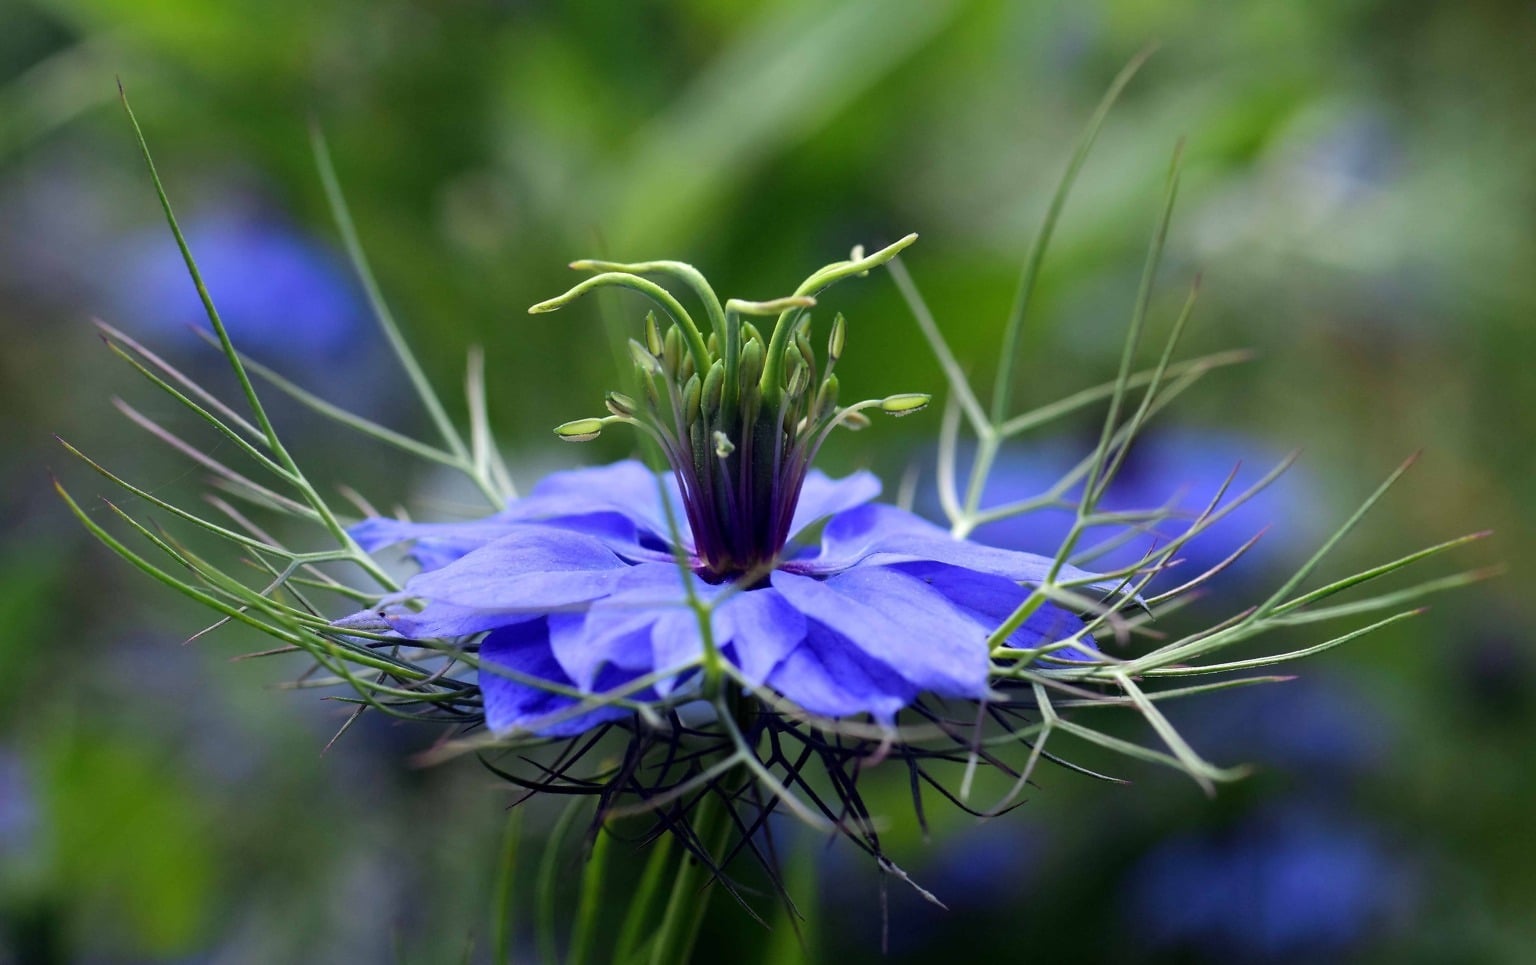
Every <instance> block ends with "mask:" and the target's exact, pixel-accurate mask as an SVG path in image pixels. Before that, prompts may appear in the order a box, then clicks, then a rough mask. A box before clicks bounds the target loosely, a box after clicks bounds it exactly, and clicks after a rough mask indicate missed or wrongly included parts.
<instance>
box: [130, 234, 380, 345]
mask: <svg viewBox="0 0 1536 965" xmlns="http://www.w3.org/2000/svg"><path fill="white" fill-rule="evenodd" d="M185 230H186V235H187V239H188V241H189V243H190V244H191V245H192V247H193V250H194V251H195V252H196V256H197V263H198V270H199V271H200V272H201V273H202V275H203V279H204V281H205V283H206V284H207V286H208V289H209V291H210V292H211V293H212V294H213V297H214V301H215V302H216V303H217V305H218V308H219V314H220V316H221V317H222V318H223V320H224V324H225V325H226V326H227V327H228V329H229V331H230V334H231V336H232V337H233V338H234V339H235V341H236V342H237V343H238V344H239V345H241V346H242V347H243V348H244V349H245V350H247V351H250V352H252V353H254V354H255V355H256V356H258V357H273V358H277V359H282V360H284V361H292V362H296V363H298V364H300V365H305V366H312V367H315V368H316V369H323V368H325V367H327V366H333V364H334V363H335V362H338V361H340V360H342V359H344V358H346V356H347V354H348V352H349V351H350V350H352V349H353V347H354V346H355V345H356V343H357V341H358V338H359V336H360V335H361V334H362V333H364V332H365V331H366V329H367V326H368V314H367V308H366V306H365V304H364V302H363V299H362V297H361V292H360V291H359V290H358V287H357V285H356V283H355V282H353V280H352V278H351V276H350V274H349V272H348V270H347V267H346V264H345V263H344V262H343V261H341V260H340V259H339V258H338V257H337V256H336V255H335V253H333V252H332V251H331V250H330V249H329V248H327V247H326V246H324V245H322V244H321V243H319V242H318V241H316V240H315V239H313V238H311V237H310V236H309V235H307V234H305V233H304V232H303V231H302V230H300V229H299V228H298V227H297V226H295V225H293V224H291V223H289V222H288V221H287V220H286V219H284V218H282V217H280V216H278V215H276V214H273V213H270V212H269V211H266V210H263V209H260V208H257V207H256V206H255V205H249V206H241V205H232V204H231V205H226V206H222V207H218V208H214V209H210V210H207V211H203V212H200V213H198V214H196V215H195V216H193V217H191V218H189V219H188V221H187V224H186V227H185ZM122 249H123V255H122V257H120V258H119V259H118V260H117V261H116V268H115V270H114V272H113V274H112V277H111V279H110V291H109V295H110V296H111V297H112V300H113V301H115V302H116V306H115V309H114V312H115V314H117V315H120V316H121V320H122V324H124V325H125V326H126V327H128V328H129V329H130V330H133V331H139V332H144V333H152V334H153V335H155V336H156V337H157V338H159V339H167V338H169V339H188V338H195V336H194V335H193V331H194V330H196V329H204V330H205V329H206V328H207V324H208V323H207V317H206V315H205V314H204V310H203V305H202V302H201V300H200V299H199V298H198V295H197V291H196V289H195V288H194V287H193V286H192V283H191V282H190V281H189V280H188V278H187V267H186V264H185V263H184V262H183V261H182V258H181V253H180V252H179V251H178V250H177V248H176V244H175V241H174V239H172V238H170V237H169V236H167V234H166V232H165V231H164V230H163V229H160V228H148V229H145V230H143V231H141V232H137V233H135V234H133V235H131V236H130V237H128V238H127V239H125V240H124V241H123V242H122Z"/></svg>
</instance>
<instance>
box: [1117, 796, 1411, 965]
mask: <svg viewBox="0 0 1536 965" xmlns="http://www.w3.org/2000/svg"><path fill="white" fill-rule="evenodd" d="M1129 885H1130V887H1129V899H1130V902H1129V906H1128V909H1129V913H1130V916H1131V918H1132V919H1133V921H1134V928H1135V933H1136V934H1138V935H1141V936H1143V937H1144V940H1146V941H1148V942H1149V943H1151V944H1152V945H1154V946H1165V947H1170V946H1171V947H1182V948H1189V947H1193V948H1198V949H1200V950H1202V951H1204V952H1206V953H1207V954H1209V955H1211V956H1212V957H1213V958H1216V959H1219V960H1234V959H1235V960H1239V961H1285V962H1294V961H1317V960H1324V959H1327V960H1335V959H1336V956H1337V955H1339V954H1340V953H1341V952H1343V951H1345V950H1347V949H1348V948H1349V947H1351V946H1353V945H1355V944H1357V943H1359V942H1361V941H1364V940H1365V939H1366V938H1367V937H1368V936H1380V935H1381V934H1382V933H1383V927H1382V926H1383V925H1385V924H1387V923H1389V922H1390V920H1391V919H1392V918H1393V917H1394V916H1395V915H1399V914H1401V913H1402V912H1404V911H1405V910H1406V909H1407V908H1408V906H1409V905H1410V904H1411V901H1412V898H1413V889H1412V875H1411V868H1410V867H1408V862H1405V861H1404V860H1402V859H1400V858H1396V857H1394V856H1393V855H1392V853H1391V852H1390V851H1389V850H1388V848H1387V847H1386V845H1385V843H1384V842H1383V841H1382V840H1380V836H1379V835H1377V834H1376V833H1374V832H1372V831H1371V830H1370V829H1369V828H1366V827H1362V826H1360V825H1358V824H1357V823H1355V822H1353V821H1350V820H1347V819H1343V818H1340V817H1338V816H1336V815H1333V814H1330V813H1329V812H1327V811H1323V810H1318V809H1314V808H1308V807H1296V806H1286V807H1280V808H1276V809H1274V810H1271V811H1267V812H1264V813H1261V814H1259V815H1256V816H1254V817H1252V818H1250V819H1247V820H1245V821H1244V822H1242V823H1240V824H1239V825H1238V826H1236V827H1235V828H1233V829H1231V831H1230V832H1229V833H1228V834H1226V835H1223V836H1214V835H1212V836H1188V837H1182V838H1176V839H1174V840H1172V841H1169V842H1167V843H1166V844H1164V845H1161V846H1160V847H1158V848H1157V849H1156V850H1154V851H1153V852H1152V853H1151V854H1149V855H1148V856H1147V858H1146V859H1145V860H1144V861H1143V862H1142V863H1141V864H1140V865H1139V866H1138V868H1137V869H1136V871H1135V872H1134V874H1133V875H1132V878H1131V880H1130V882H1129Z"/></svg>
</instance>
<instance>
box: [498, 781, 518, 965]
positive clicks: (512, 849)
mask: <svg viewBox="0 0 1536 965" xmlns="http://www.w3.org/2000/svg"><path fill="white" fill-rule="evenodd" d="M522 816H523V812H522V809H521V808H513V809H512V810H511V811H510V812H509V813H508V814H507V828H506V831H505V832H504V833H503V836H502V840H501V867H500V869H499V870H498V872H497V874H496V898H495V901H494V902H493V904H492V906H491V907H492V909H493V914H494V915H495V916H496V917H495V918H494V919H492V921H491V950H492V951H491V955H492V958H491V961H492V962H494V963H496V965H511V962H512V911H513V909H512V882H513V879H514V875H513V870H514V869H515V868H516V867H517V845H518V841H519V838H520V831H521V826H522V823H523V820H522Z"/></svg>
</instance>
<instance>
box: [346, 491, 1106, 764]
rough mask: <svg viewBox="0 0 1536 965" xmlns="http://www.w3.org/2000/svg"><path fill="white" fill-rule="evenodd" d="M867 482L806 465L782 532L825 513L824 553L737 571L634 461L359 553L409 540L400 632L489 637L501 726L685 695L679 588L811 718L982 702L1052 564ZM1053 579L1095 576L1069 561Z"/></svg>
mask: <svg viewBox="0 0 1536 965" xmlns="http://www.w3.org/2000/svg"><path fill="white" fill-rule="evenodd" d="M879 489H880V486H879V483H878V481H877V480H876V479H875V478H874V476H872V475H871V474H869V473H867V472H860V473H856V474H854V475H852V476H849V477H847V478H845V479H840V480H834V479H831V478H829V477H827V476H826V475H824V474H822V473H820V472H818V471H814V470H812V471H810V472H808V473H806V475H805V477H804V480H803V487H802V491H801V493H800V495H799V499H798V500H797V501H796V502H794V503H793V504H791V505H788V507H787V508H788V510H789V514H790V519H789V522H788V524H787V526H786V527H785V529H784V531H785V532H786V534H788V536H790V537H803V536H806V535H808V533H809V532H810V531H812V530H813V528H814V526H815V524H817V523H818V522H820V521H823V520H824V521H825V525H824V527H823V528H822V531H821V535H820V540H819V544H817V545H805V544H803V543H800V542H797V541H796V540H794V539H790V540H788V541H787V544H786V545H787V546H789V547H790V549H788V550H786V551H784V552H782V553H781V552H779V551H778V550H775V551H774V553H773V555H772V559H773V561H774V562H773V563H772V565H770V566H768V567H764V568H762V569H756V570H750V571H747V572H745V573H742V572H726V573H722V572H720V571H719V570H717V569H715V568H714V567H713V566H712V565H711V563H710V561H709V558H708V556H707V555H706V553H705V552H704V551H703V550H702V549H701V544H702V543H703V542H704V539H702V538H701V537H700V535H699V534H698V533H697V532H694V531H692V530H690V529H688V528H686V527H685V524H679V527H674V526H673V525H672V524H671V522H670V521H669V505H670V513H671V518H673V519H679V520H687V519H690V518H696V516H697V513H696V509H695V508H690V506H689V504H688V500H687V498H686V497H685V496H684V495H683V491H682V488H681V487H680V486H679V484H678V481H677V480H676V479H675V478H673V477H670V476H666V475H663V476H657V475H656V474H653V473H652V472H650V471H649V470H647V469H646V468H645V467H644V466H643V465H642V464H640V463H638V462H633V461H628V462H620V463H615V464H613V465H609V466H604V467H601V468H594V469H580V470H573V471H568V472H561V473H556V474H554V475H552V476H549V477H548V478H546V479H545V480H543V481H542V482H541V483H539V485H538V486H536V487H535V488H534V489H533V491H532V492H531V493H530V495H529V496H528V497H527V498H525V499H521V500H517V501H514V502H513V503H512V504H511V505H509V506H508V507H507V509H506V510H505V511H503V512H501V513H498V514H496V515H494V516H491V517H488V518H486V519H482V520H479V521H475V522H469V523H448V524H443V523H407V522H402V521H398V520H390V519H370V520H366V521H364V522H363V523H361V524H359V525H358V526H356V527H355V528H354V529H353V531H352V532H353V536H354V537H355V538H356V539H357V540H358V542H359V543H360V544H361V545H362V546H363V547H364V548H365V549H367V550H369V551H373V550H377V549H380V548H382V547H384V546H387V545H390V544H394V543H401V542H406V541H409V542H411V544H412V549H411V553H412V556H413V558H414V559H415V560H416V562H417V563H419V564H420V565H421V567H422V571H421V572H420V573H419V574H418V575H416V576H415V577H413V578H412V579H411V580H410V581H409V582H408V583H407V584H406V586H405V589H404V591H403V593H402V594H401V595H400V597H399V598H398V599H396V600H392V601H390V602H389V603H387V604H386V606H385V607H384V608H383V613H384V615H385V618H386V619H387V620H388V622H389V625H390V626H391V627H392V628H393V629H394V630H395V631H397V632H398V633H399V634H400V635H402V636H404V637H406V638H410V639H426V638H461V637H469V636H472V635H475V634H481V633H484V634H485V636H484V637H483V638H482V639H481V640H480V643H479V657H480V661H481V664H482V669H481V671H480V688H481V691H482V694H483V697H484V704H485V719H486V724H487V726H488V727H490V728H491V730H493V731H495V732H498V733H499V732H504V731H508V730H513V729H526V730H533V731H536V732H538V733H541V734H545V735H550V736H563V735H570V734H575V733H580V732H581V731H583V730H586V729H588V728H590V727H592V726H595V725H596V724H598V723H601V722H604V721H608V720H613V719H617V718H619V717H623V716H625V715H626V714H627V713H628V711H626V710H624V709H623V708H621V707H616V706H605V707H601V708H599V709H597V710H593V711H590V712H586V713H582V714H579V715H574V716H573V715H570V714H566V715H565V716H563V717H560V716H559V715H560V712H561V711H564V710H567V709H568V708H570V707H572V706H573V705H574V704H576V703H577V702H578V700H579V699H580V698H579V697H578V696H577V695H578V694H599V693H602V692H604V691H607V690H611V689H613V688H615V687H620V686H623V685H625V684H627V683H630V682H633V681H636V680H638V679H639V678H641V677H645V676H648V675H657V677H656V679H655V681H654V683H652V684H650V685H649V686H645V687H644V688H642V689H641V690H640V691H639V692H638V693H637V694H636V695H635V696H636V698H637V699H655V698H658V697H666V696H668V695H669V694H671V693H672V692H673V691H674V690H675V689H676V688H678V687H682V686H686V684H687V682H688V681H689V680H690V679H691V678H692V677H693V676H694V675H695V670H694V668H695V667H696V666H697V664H698V662H699V660H700V658H701V656H702V654H703V653H704V647H705V642H704V638H703V633H702V630H701V627H700V623H699V620H698V618H697V615H696V613H695V612H694V610H692V609H690V608H689V607H688V606H687V605H686V601H687V599H688V595H689V593H690V592H691V593H692V594H694V595H695V596H696V597H697V598H698V599H701V600H706V601H710V602H711V603H713V614H712V616H713V619H712V635H713V643H714V645H715V646H716V647H718V648H719V649H720V652H721V655H722V656H723V657H725V658H726V659H727V660H728V661H729V662H730V664H731V665H732V666H734V667H735V668H736V669H737V670H738V671H739V672H740V676H741V679H742V680H743V681H744V682H745V683H746V684H748V685H749V686H751V687H754V688H756V687H766V688H768V689H770V690H772V691H775V692H777V693H778V694H781V695H782V696H783V697H785V698H787V699H788V700H790V701H792V702H794V703H795V704H797V705H798V706H800V707H801V708H803V709H805V710H807V711H810V712H811V713H814V714H820V715H826V716H832V717H841V716H847V715H853V714H861V713H867V714H870V715H872V716H873V717H874V718H875V719H876V720H878V721H881V722H886V723H888V722H890V721H892V720H893V719H894V717H895V715H896V713H897V712H898V711H899V710H901V709H902V708H903V707H905V706H907V705H908V704H910V703H911V702H912V701H913V699H914V698H915V697H916V696H917V695H918V694H920V693H925V692H931V693H934V694H937V695H940V696H945V697H959V698H973V699H980V698H982V697H985V696H986V695H987V694H988V692H989V689H988V679H989V672H990V670H991V660H990V656H989V650H988V647H987V645H986V641H987V639H988V637H989V636H990V635H991V633H992V632H993V630H994V629H995V628H996V627H997V626H998V625H999V624H1000V623H1001V622H1002V621H1003V620H1004V619H1006V618H1007V617H1008V615H1009V614H1010V613H1012V612H1013V610H1014V609H1015V608H1016V607H1018V605H1019V604H1020V603H1022V602H1023V601H1024V600H1025V598H1026V597H1027V596H1028V595H1029V593H1030V587H1031V586H1033V585H1035V584H1037V583H1039V582H1040V581H1041V580H1042V579H1043V578H1044V577H1045V575H1046V573H1047V571H1048V570H1049V568H1050V565H1051V561H1050V560H1049V559H1046V558H1044V557H1040V556H1035V555H1032V554H1029V553H1018V552H1011V551H1008V550H1001V549H995V548H992V547H987V546H981V545H979V544H975V543H969V542H966V541H963V540H956V539H954V538H952V537H951V536H950V535H949V533H948V532H946V531H945V530H942V529H940V528H939V527H937V526H935V525H933V524H932V523H929V522H927V521H925V520H923V519H921V518H919V517H917V516H915V515H913V514H911V513H908V512H905V511H903V510H901V509H898V508H896V507H894V506H888V505H882V504H878V503H872V502H870V500H872V499H873V498H874V497H875V496H876V495H877V494H878V492H879ZM664 500H665V502H664ZM743 522H744V523H747V522H750V521H743ZM674 533H675V534H676V535H675V536H674ZM680 564H681V565H680ZM1058 578H1059V579H1062V580H1079V579H1087V580H1090V581H1091V580H1092V576H1091V575H1090V574H1087V573H1085V572H1083V571H1081V570H1075V569H1072V568H1070V567H1069V568H1066V569H1065V570H1063V572H1062V573H1061V574H1059V575H1058ZM1113 585H1114V584H1113V582H1111V583H1108V584H1102V583H1101V584H1099V585H1098V586H1097V589H1099V590H1101V591H1105V592H1107V591H1109V590H1111V589H1112V588H1113ZM407 600H414V601H420V604H421V606H420V608H419V609H412V608H410V607H409V606H407V605H406V603H405V601H407ZM1081 628H1082V621H1081V620H1080V619H1079V618H1078V617H1077V616H1076V614H1074V613H1072V612H1070V611H1068V610H1066V609H1063V608H1061V607H1059V606H1056V605H1053V604H1046V605H1044V606H1042V607H1040V608H1039V609H1038V610H1036V611H1035V612H1034V613H1033V614H1032V615H1031V616H1030V618H1029V619H1028V620H1027V621H1026V622H1025V623H1024V625H1023V626H1022V627H1020V628H1019V629H1018V630H1017V631H1016V632H1015V633H1014V634H1013V635H1012V637H1010V638H1009V641H1008V642H1009V644H1010V645H1012V646H1015V647H1021V648H1024V647H1038V646H1041V645H1043V644H1047V643H1051V642H1053V641H1057V640H1061V639H1064V638H1067V637H1070V636H1072V634H1073V633H1074V632H1075V631H1078V630H1081ZM1092 647H1093V641H1092V639H1091V637H1088V636H1086V635H1084V636H1083V637H1081V638H1080V640H1079V642H1077V643H1075V644H1073V645H1072V646H1070V647H1066V648H1063V649H1061V650H1058V651H1057V652H1056V653H1055V654H1053V656H1054V657H1055V658H1058V659H1069V660H1070V659H1079V660H1081V659H1090V658H1091V653H1090V651H1091V649H1092ZM672 668H682V669H680V670H678V671H677V672H676V673H669V672H668V671H670V670H672ZM540 682H545V683H547V684H553V685H555V686H556V687H559V688H563V689H564V691H565V692H561V691H557V690H552V689H550V688H548V687H547V686H540ZM552 715H555V716H556V717H557V718H558V719H556V720H553V721H550V722H543V721H542V720H541V719H543V718H548V717H551V716H552Z"/></svg>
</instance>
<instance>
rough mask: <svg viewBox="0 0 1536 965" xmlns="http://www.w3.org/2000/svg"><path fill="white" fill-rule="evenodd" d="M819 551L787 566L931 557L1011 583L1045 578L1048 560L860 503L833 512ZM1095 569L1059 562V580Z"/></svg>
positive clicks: (1112, 584) (1099, 586) (818, 567)
mask: <svg viewBox="0 0 1536 965" xmlns="http://www.w3.org/2000/svg"><path fill="white" fill-rule="evenodd" d="M821 542H822V548H821V552H820V553H819V554H817V555H816V556H813V557H809V558H806V559H801V560H796V561H794V562H793V563H792V564H790V568H791V569H793V570H795V571H796V572H801V573H817V574H825V573H837V572H840V571H842V570H846V569H848V568H850V567H852V566H854V565H856V564H862V565H877V566H880V565H890V564H893V563H916V562H923V561H932V562H938V563H948V564H950V565H952V566H960V567H964V568H965V569H968V570H975V571H976V572H978V573H989V574H991V575H993V576H1002V577H1007V578H1008V579H1010V580H1013V581H1014V582H1015V583H1033V584H1038V583H1041V582H1043V581H1044V580H1045V576H1046V574H1047V573H1049V572H1050V569H1051V566H1052V563H1053V561H1052V560H1051V559H1050V558H1049V557H1045V556H1037V555H1035V554H1034V553H1021V552H1016V551H1013V550H1004V549H997V548H996V547H992V546H982V545H981V544H979V543H972V542H969V541H967V540H962V539H956V538H954V537H953V536H951V535H950V534H949V532H948V531H947V530H945V529H943V528H941V527H939V526H935V525H934V524H933V523H930V522H928V521H927V520H925V519H923V518H921V517H920V516H916V515H914V514H912V513H909V512H907V511H906V510H903V509H897V508H896V507H895V506H886V505H882V504H879V503H876V504H873V505H868V506H861V507H859V508H858V509H854V510H850V511H849V512H846V513H843V514H841V515H839V516H836V517H834V518H833V519H832V520H831V521H830V522H829V523H827V528H826V530H825V532H823V533H822V541H821ZM1096 575H1097V574H1094V573H1090V572H1088V571H1087V570H1083V569H1079V568H1078V567H1075V566H1068V565H1063V566H1062V567H1061V569H1060V571H1058V573H1057V580H1058V581H1065V580H1084V579H1093V578H1094V577H1095V576H1096ZM1119 585H1120V581H1119V580H1101V581H1099V582H1097V583H1093V584H1092V585H1091V588H1092V589H1094V590H1098V591H1099V592H1102V593H1110V592H1113V591H1114V590H1115V589H1116V588H1117V587H1118V586H1119Z"/></svg>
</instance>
